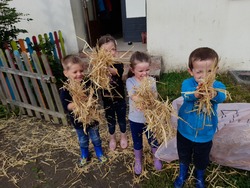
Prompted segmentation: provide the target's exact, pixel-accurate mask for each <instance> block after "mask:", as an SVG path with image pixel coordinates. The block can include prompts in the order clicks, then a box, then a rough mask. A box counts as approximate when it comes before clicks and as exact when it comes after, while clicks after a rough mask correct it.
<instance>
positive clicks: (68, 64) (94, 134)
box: [60, 55, 107, 167]
mask: <svg viewBox="0 0 250 188" xmlns="http://www.w3.org/2000/svg"><path fill="white" fill-rule="evenodd" d="M62 65H63V69H64V71H63V73H64V75H65V76H66V77H67V78H68V79H73V80H76V81H79V82H81V81H83V79H84V75H83V72H84V62H83V60H82V59H81V58H80V57H78V56H77V55H67V56H66V57H64V58H63V60H62ZM60 98H61V101H62V104H63V108H64V110H65V111H66V112H67V114H68V115H69V118H70V122H71V124H72V125H73V126H74V128H75V130H76V133H77V136H78V141H79V145H80V151H81V158H80V164H79V166H80V167H82V166H84V165H85V164H86V163H87V162H88V161H90V156H89V138H90V139H91V141H92V143H93V145H94V149H95V152H96V156H97V158H98V159H99V161H100V162H105V161H106V160H107V158H106V157H105V156H104V154H103V151H102V146H101V139H100V134H99V127H98V125H99V123H98V122H96V121H95V122H94V123H92V124H91V125H88V126H87V130H86V132H87V134H85V133H84V130H83V124H82V123H81V122H78V121H77V120H75V118H74V116H73V114H72V111H73V109H74V108H75V106H74V103H73V102H71V101H72V96H71V95H70V93H69V91H68V90H66V89H61V91H60Z"/></svg>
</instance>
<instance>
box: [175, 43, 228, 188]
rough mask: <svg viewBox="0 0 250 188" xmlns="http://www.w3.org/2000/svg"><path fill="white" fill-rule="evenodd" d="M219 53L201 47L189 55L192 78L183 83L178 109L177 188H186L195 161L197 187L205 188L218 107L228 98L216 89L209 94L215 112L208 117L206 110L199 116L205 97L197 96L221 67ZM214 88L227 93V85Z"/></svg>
mask: <svg viewBox="0 0 250 188" xmlns="http://www.w3.org/2000/svg"><path fill="white" fill-rule="evenodd" d="M218 60H219V58H218V54H217V53H216V52H215V51H214V50H213V49H211V48H207V47H202V48H198V49H196V50H194V51H193V52H192V53H191V54H190V56H189V62H188V72H189V73H190V75H191V76H192V77H191V78H189V79H186V80H184V82H183V83H182V96H183V98H184V103H183V104H182V106H181V108H180V110H179V117H180V119H179V120H178V128H177V150H178V155H179V161H180V172H179V176H178V177H177V178H176V180H175V182H174V187H176V188H178V187H183V185H184V183H185V180H186V178H187V173H188V167H189V164H190V163H191V162H192V159H193V163H194V165H195V169H196V187H198V188H199V187H205V182H204V173H205V170H206V168H207V166H208V164H209V153H210V150H211V147H212V139H213V136H214V134H215V132H216V128H217V123H218V117H217V112H216V110H217V106H218V103H222V102H223V101H224V100H225V99H226V95H225V92H220V91H219V90H214V92H212V93H209V98H210V101H211V104H212V110H213V112H214V113H212V114H211V117H210V116H206V109H205V108H204V110H203V111H201V112H200V113H197V104H198V103H197V102H198V100H199V99H200V98H202V97H203V95H202V94H201V93H198V90H199V88H200V87H201V85H202V80H203V79H204V78H205V77H206V76H207V74H209V73H210V72H211V71H212V69H213V68H214V67H216V68H217V65H218ZM213 88H216V89H223V90H225V86H224V84H222V83H221V82H219V81H214V83H213Z"/></svg>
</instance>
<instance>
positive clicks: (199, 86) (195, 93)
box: [194, 82, 204, 99]
mask: <svg viewBox="0 0 250 188" xmlns="http://www.w3.org/2000/svg"><path fill="white" fill-rule="evenodd" d="M202 85H203V83H201V82H200V83H199V84H198V86H197V87H196V91H195V92H194V96H195V97H196V98H198V99H200V98H201V97H203V94H202V93H204V91H202V90H201V87H202Z"/></svg>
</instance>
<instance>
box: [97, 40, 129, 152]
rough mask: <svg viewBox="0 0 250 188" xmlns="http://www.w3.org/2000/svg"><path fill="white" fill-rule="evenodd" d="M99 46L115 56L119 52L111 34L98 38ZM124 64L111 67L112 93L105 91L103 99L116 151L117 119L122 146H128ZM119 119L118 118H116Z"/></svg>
mask: <svg viewBox="0 0 250 188" xmlns="http://www.w3.org/2000/svg"><path fill="white" fill-rule="evenodd" d="M97 45H98V47H99V48H104V49H105V50H107V51H109V52H110V53H111V54H112V55H113V56H114V57H115V56H116V54H117V51H116V40H115V39H114V38H113V37H112V36H110V35H104V36H102V37H101V38H100V39H99V40H98V44H97ZM123 71H124V69H123V64H122V63H116V64H114V68H111V67H109V72H110V74H111V82H110V83H111V87H112V89H111V93H109V92H108V91H107V90H104V91H103V95H102V99H103V105H104V109H105V117H106V119H107V122H108V129H109V134H110V141H109V148H110V150H111V151H114V150H115V148H116V135H115V126H116V121H117V122H118V124H119V127H120V131H121V140H120V146H121V148H123V149H125V148H126V147H127V146H128V141H127V135H126V101H125V92H124V85H123V81H122V74H123ZM116 119H117V120H116Z"/></svg>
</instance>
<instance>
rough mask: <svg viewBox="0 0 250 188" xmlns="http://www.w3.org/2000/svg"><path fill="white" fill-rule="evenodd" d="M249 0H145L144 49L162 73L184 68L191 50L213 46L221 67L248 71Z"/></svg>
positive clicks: (249, 45) (249, 63)
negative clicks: (159, 64) (153, 56)
mask: <svg viewBox="0 0 250 188" xmlns="http://www.w3.org/2000/svg"><path fill="white" fill-rule="evenodd" d="M249 7H250V1H249V0H219V1H218V0H210V1H205V0H188V1H183V0H154V1H151V0H148V1H147V35H148V36H147V37H148V43H147V48H148V51H149V53H152V54H156V55H161V56H162V57H163V61H164V65H165V72H167V71H168V70H178V69H180V68H186V64H187V60H188V56H189V54H190V53H191V51H192V50H194V49H195V48H197V47H201V46H208V47H211V48H213V49H215V50H216V51H217V52H218V54H219V56H220V57H221V63H220V68H221V69H222V70H229V69H230V70H231V69H238V70H240V69H243V70H246V69H247V70H250V37H249V35H250V11H249Z"/></svg>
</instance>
